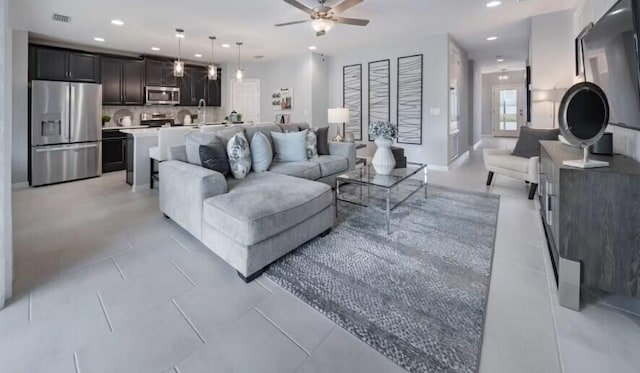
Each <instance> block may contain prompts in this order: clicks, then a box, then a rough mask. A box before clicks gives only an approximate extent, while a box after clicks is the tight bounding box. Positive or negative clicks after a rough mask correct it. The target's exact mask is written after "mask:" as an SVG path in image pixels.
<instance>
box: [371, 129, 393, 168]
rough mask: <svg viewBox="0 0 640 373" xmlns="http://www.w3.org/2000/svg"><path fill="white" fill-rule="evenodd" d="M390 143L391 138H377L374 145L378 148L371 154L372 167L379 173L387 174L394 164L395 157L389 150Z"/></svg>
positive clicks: (391, 142)
mask: <svg viewBox="0 0 640 373" xmlns="http://www.w3.org/2000/svg"><path fill="white" fill-rule="evenodd" d="M391 144H393V141H392V140H388V139H382V138H377V139H376V145H377V146H378V150H376V154H375V155H374V156H373V161H372V162H371V164H373V168H374V169H375V170H376V173H378V174H380V175H389V174H391V171H393V168H394V167H395V166H396V159H395V158H394V157H393V153H392V152H391Z"/></svg>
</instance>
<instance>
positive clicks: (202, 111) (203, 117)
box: [198, 98, 207, 124]
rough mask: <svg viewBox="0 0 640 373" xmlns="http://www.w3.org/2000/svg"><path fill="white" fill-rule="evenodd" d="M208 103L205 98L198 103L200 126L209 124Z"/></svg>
mask: <svg viewBox="0 0 640 373" xmlns="http://www.w3.org/2000/svg"><path fill="white" fill-rule="evenodd" d="M206 109H207V103H206V102H205V101H204V99H203V98H201V99H200V101H199V102H198V121H199V122H200V124H207V111H206Z"/></svg>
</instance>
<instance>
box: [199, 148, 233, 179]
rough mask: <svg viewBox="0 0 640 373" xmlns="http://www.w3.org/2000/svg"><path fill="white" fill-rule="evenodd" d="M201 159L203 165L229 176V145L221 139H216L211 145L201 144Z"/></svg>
mask: <svg viewBox="0 0 640 373" xmlns="http://www.w3.org/2000/svg"><path fill="white" fill-rule="evenodd" d="M200 161H202V167H204V168H208V169H209V170H213V171H218V172H220V173H221V174H223V175H224V176H225V177H226V176H229V159H228V158H227V147H226V146H225V144H224V143H223V142H222V141H221V140H220V139H215V140H214V141H212V142H211V143H210V144H209V145H200Z"/></svg>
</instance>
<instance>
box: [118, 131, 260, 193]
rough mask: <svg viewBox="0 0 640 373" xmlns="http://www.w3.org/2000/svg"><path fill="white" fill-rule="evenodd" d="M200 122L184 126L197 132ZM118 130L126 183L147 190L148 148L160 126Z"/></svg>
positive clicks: (154, 142)
mask: <svg viewBox="0 0 640 373" xmlns="http://www.w3.org/2000/svg"><path fill="white" fill-rule="evenodd" d="M224 124H225V123H207V124H206V125H207V126H209V125H224ZM261 124H265V123H256V124H242V126H252V125H261ZM199 126H200V124H192V125H188V126H184V127H191V128H192V131H193V132H199V131H200V128H199ZM118 129H119V131H120V132H122V133H124V134H126V136H127V144H126V170H127V176H126V181H127V184H129V185H131V191H132V192H140V191H144V190H148V189H149V187H150V183H149V173H150V171H151V170H150V162H149V148H152V147H154V146H158V131H159V130H160V127H153V128H149V127H144V126H139V127H135V128H130V127H119V128H118Z"/></svg>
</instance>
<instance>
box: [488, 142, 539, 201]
mask: <svg viewBox="0 0 640 373" xmlns="http://www.w3.org/2000/svg"><path fill="white" fill-rule="evenodd" d="M539 159H540V157H531V158H522V157H516V156H515V155H511V150H510V149H484V166H485V168H486V169H487V171H489V176H488V177H487V185H491V182H492V181H493V177H494V175H495V174H499V175H504V176H509V177H512V178H514V179H519V180H523V181H525V182H527V183H529V184H530V187H529V199H533V198H534V197H535V195H536V191H537V189H538V182H539V176H540V175H539V165H538V162H539Z"/></svg>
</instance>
